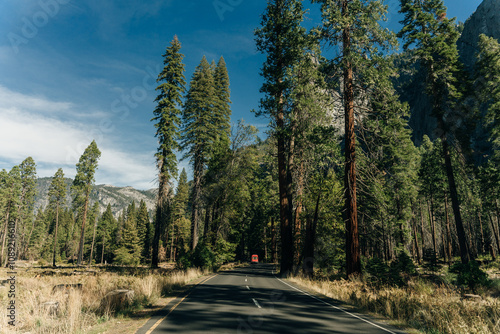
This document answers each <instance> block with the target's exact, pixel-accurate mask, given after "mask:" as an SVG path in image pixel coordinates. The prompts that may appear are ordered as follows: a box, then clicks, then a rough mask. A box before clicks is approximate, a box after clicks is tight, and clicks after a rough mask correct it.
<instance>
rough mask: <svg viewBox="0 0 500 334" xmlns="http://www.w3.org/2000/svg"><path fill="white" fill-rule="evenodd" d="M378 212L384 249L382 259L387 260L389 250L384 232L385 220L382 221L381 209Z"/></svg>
mask: <svg viewBox="0 0 500 334" xmlns="http://www.w3.org/2000/svg"><path fill="white" fill-rule="evenodd" d="M379 212H380V224H381V225H382V245H383V249H384V261H386V262H387V261H389V250H388V247H387V236H386V233H385V222H384V216H383V215H382V211H379Z"/></svg>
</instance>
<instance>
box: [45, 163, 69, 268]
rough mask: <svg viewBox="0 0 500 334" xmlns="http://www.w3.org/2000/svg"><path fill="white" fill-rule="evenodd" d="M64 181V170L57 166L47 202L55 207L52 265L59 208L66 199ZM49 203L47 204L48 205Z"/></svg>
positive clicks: (54, 264) (53, 263) (55, 247)
mask: <svg viewBox="0 0 500 334" xmlns="http://www.w3.org/2000/svg"><path fill="white" fill-rule="evenodd" d="M66 187H67V186H66V182H65V181H64V172H63V170H62V168H59V169H58V170H57V172H56V173H55V174H54V178H52V182H51V183H50V188H49V203H50V204H51V205H52V206H55V209H56V227H55V230H54V252H53V256H52V266H53V267H55V266H56V255H57V230H58V228H59V209H60V208H61V206H62V205H63V204H64V201H65V199H66ZM50 204H49V205H50Z"/></svg>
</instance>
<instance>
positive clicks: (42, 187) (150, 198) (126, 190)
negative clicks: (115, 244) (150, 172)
mask: <svg viewBox="0 0 500 334" xmlns="http://www.w3.org/2000/svg"><path fill="white" fill-rule="evenodd" d="M65 181H66V185H67V191H66V206H67V207H71V201H72V198H71V192H70V186H71V184H72V183H73V180H72V179H69V178H65ZM51 182H52V177H43V178H39V179H38V180H37V195H36V198H35V210H38V209H40V208H46V207H47V205H48V204H49V197H48V192H49V187H50V183H51ZM156 192H157V191H156V189H150V190H137V189H134V188H132V187H115V186H112V185H105V184H103V185H96V186H94V187H93V189H92V192H91V194H90V201H91V204H92V205H93V204H94V203H95V202H98V203H99V210H100V212H101V213H102V212H104V211H105V210H106V207H107V206H108V204H110V205H111V210H112V212H113V215H114V216H115V217H117V216H118V215H119V214H120V213H121V212H122V211H123V209H126V208H127V207H128V206H129V205H130V204H131V203H132V202H135V204H136V205H137V206H138V205H139V203H140V202H141V200H143V201H144V202H145V203H146V206H147V208H148V211H149V212H152V211H153V210H154V208H155V199H156Z"/></svg>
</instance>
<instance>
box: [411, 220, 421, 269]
mask: <svg viewBox="0 0 500 334" xmlns="http://www.w3.org/2000/svg"><path fill="white" fill-rule="evenodd" d="M412 221H413V224H412V227H413V235H414V236H415V253H416V255H417V262H418V264H421V263H422V259H421V258H420V247H419V244H418V234H417V223H416V221H415V219H413V220H412Z"/></svg>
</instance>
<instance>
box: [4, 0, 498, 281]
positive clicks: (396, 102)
mask: <svg viewBox="0 0 500 334" xmlns="http://www.w3.org/2000/svg"><path fill="white" fill-rule="evenodd" d="M313 2H314V3H318V4H320V5H321V12H322V18H323V20H322V22H321V24H320V26H319V27H317V28H315V29H312V30H307V29H305V28H304V27H303V21H304V20H305V18H306V16H307V10H306V8H304V3H305V2H303V1H298V0H270V1H268V6H267V9H266V11H265V13H264V15H263V16H262V24H261V27H260V28H258V29H257V30H256V43H257V49H258V50H259V51H260V52H262V53H263V54H264V55H265V57H266V60H265V63H264V64H263V67H262V71H261V73H262V76H263V79H264V83H263V86H262V88H261V92H262V93H263V98H262V100H261V103H260V108H259V110H258V111H257V112H256V113H257V115H259V116H260V115H262V116H265V117H267V118H268V119H269V121H270V126H269V134H270V135H269V138H267V139H266V140H264V141H262V140H260V139H259V138H258V137H257V136H256V129H255V128H254V127H252V126H250V125H247V124H245V123H244V122H243V121H240V122H238V124H237V125H235V126H233V127H231V126H230V115H231V109H230V90H229V75H228V73H227V69H226V64H225V63H224V59H223V58H221V59H220V60H219V62H218V63H217V64H215V63H214V62H212V63H209V62H208V60H207V59H206V58H205V57H204V58H203V59H202V60H201V62H200V64H199V66H198V67H197V68H196V69H195V71H194V74H193V76H192V78H191V81H190V83H189V87H188V88H186V80H185V78H184V71H185V69H184V64H183V63H182V61H183V55H182V54H181V52H180V50H181V45H180V42H179V40H178V39H177V38H174V40H173V41H172V43H171V44H170V46H169V47H168V48H167V50H166V53H165V54H164V65H165V66H164V68H163V70H162V72H161V73H160V74H159V76H158V88H157V92H158V97H157V99H156V103H157V108H156V109H155V110H154V118H153V121H154V122H155V126H156V130H157V132H156V136H157V138H158V142H159V146H158V150H157V153H156V158H157V165H158V172H159V174H158V180H159V192H158V194H159V195H158V201H157V208H156V212H155V214H154V217H153V219H150V217H148V215H147V210H146V209H145V205H144V204H143V203H141V204H140V207H139V210H137V209H136V207H135V204H131V205H130V206H129V208H128V209H127V210H126V211H125V212H124V213H122V214H121V216H120V218H119V219H118V220H115V219H114V218H113V216H112V214H111V211H110V208H109V207H108V210H107V211H106V212H105V213H104V214H103V215H101V216H100V215H99V214H98V213H97V212H96V211H95V210H96V209H95V206H94V207H93V206H92V204H91V203H88V214H87V216H85V205H84V204H85V200H84V199H85V197H80V198H82V200H81V201H75V207H74V208H71V209H70V208H65V207H62V206H61V204H60V198H62V197H61V196H63V193H64V191H63V190H62V188H61V186H60V185H58V184H59V183H58V181H57V180H58V179H60V178H62V177H63V175H62V171H60V172H59V171H58V173H59V174H57V173H56V176H55V178H54V181H53V185H52V186H51V204H50V205H49V207H47V208H46V209H45V210H39V211H38V212H37V215H36V216H34V212H33V207H32V206H33V190H34V179H35V167H34V165H35V164H34V161H32V159H30V158H28V159H27V160H26V161H25V162H23V163H22V164H21V165H19V166H15V167H14V168H13V169H12V170H11V171H10V172H7V171H5V170H3V171H2V172H0V191H1V193H0V217H1V218H2V221H1V225H0V227H1V230H0V232H1V233H2V234H1V239H0V241H1V242H2V252H1V254H2V257H1V260H2V262H5V261H6V260H5V254H6V250H5V239H6V228H7V224H8V223H9V222H15V223H16V224H17V226H18V231H19V246H18V255H19V257H20V258H33V259H39V258H44V259H46V260H47V261H52V260H54V259H55V261H56V262H58V261H59V260H62V259H74V260H75V261H77V260H78V259H79V256H78V255H81V259H83V262H85V259H88V258H89V257H90V256H92V257H93V258H94V260H95V261H96V262H97V263H101V262H108V263H110V262H113V263H119V264H129V265H136V264H138V263H140V262H142V263H144V264H149V263H152V265H153V266H158V265H159V263H160V262H162V261H175V262H177V263H178V265H179V266H181V267H188V266H212V267H213V266H217V265H220V264H221V263H223V262H226V261H231V260H234V259H236V260H246V259H248V257H249V255H251V254H258V255H259V256H260V258H261V259H263V260H264V261H271V262H276V261H279V262H280V263H281V271H282V274H284V275H288V274H292V273H294V272H297V271H299V270H302V271H304V273H305V274H308V275H312V274H313V273H314V271H315V270H318V269H322V270H325V271H327V272H336V273H339V272H340V273H344V274H347V275H350V274H356V273H359V272H360V271H361V270H362V266H361V264H362V260H363V259H375V258H378V259H381V260H382V261H386V262H390V261H393V260H396V259H397V258H398V256H401V254H402V253H404V254H408V255H410V256H411V257H413V259H414V260H415V261H416V262H422V261H436V259H438V258H442V259H443V260H445V261H446V262H449V263H451V262H457V260H458V261H461V262H463V263H466V262H468V261H470V260H473V259H477V258H478V257H482V256H490V257H492V258H493V259H494V258H496V256H498V254H499V253H500V200H499V199H500V150H499V146H500V125H499V124H500V121H499V117H498V115H500V109H499V108H500V90H499V89H500V88H499V87H500V82H499V78H500V67H499V64H500V61H499V58H500V47H499V44H498V41H496V40H495V39H493V38H488V37H486V36H482V37H481V38H480V43H479V45H478V50H479V52H478V55H477V56H478V62H477V64H476V67H475V69H474V72H473V73H469V72H466V71H464V70H463V66H462V65H461V63H460V60H459V58H458V54H457V49H456V41H457V38H458V36H459V28H458V27H457V25H456V24H455V22H454V20H452V19H448V18H446V8H445V7H444V5H443V2H442V1H441V0H433V1H427V2H422V1H411V0H403V1H401V5H402V6H401V12H402V13H403V14H404V21H403V22H402V23H403V26H404V28H403V29H402V30H401V32H400V33H399V34H398V36H399V37H400V38H402V40H403V42H404V51H403V52H402V53H400V54H396V53H395V51H394V49H393V47H394V46H396V44H397V39H396V35H395V34H394V33H391V32H389V31H387V30H384V29H381V28H380V26H379V22H380V20H381V18H382V17H383V16H384V15H385V13H386V10H387V7H385V6H383V5H382V3H381V2H379V1H345V0H342V1H341V0H338V1H336V0H317V1H313ZM424 4H425V5H424ZM332 46H333V47H335V49H336V50H339V53H338V54H337V55H334V56H331V52H330V53H328V54H329V55H330V56H331V57H330V58H326V57H325V56H324V55H323V54H322V51H324V49H325V48H331V47H332ZM328 50H331V49H328ZM401 73H404V74H405V75H404V78H405V80H406V81H416V80H421V78H425V82H424V83H423V86H424V88H425V92H423V93H424V94H426V95H427V96H428V97H429V99H430V101H431V102H432V104H431V108H432V110H431V112H432V114H433V117H434V118H436V120H437V122H436V123H437V125H438V126H437V129H436V136H435V139H433V140H431V139H430V138H429V137H427V136H425V137H424V138H423V140H422V144H421V146H420V147H416V146H415V145H414V143H413V141H412V131H411V129H410V128H409V126H408V119H409V116H410V112H411V106H410V105H408V104H407V103H405V102H404V101H402V100H401V98H400V96H399V95H398V92H401V91H402V90H404V89H405V88H404V87H405V86H406V85H407V84H408V82H404V83H403V85H401V82H400V81H399V80H398V79H397V77H398V75H399V74H401ZM456 114H459V115H461V119H462V120H463V121H462V122H456V121H454V118H453V115H456ZM339 115H340V116H339ZM341 115H344V116H341ZM344 121H345V126H342V125H339V124H340V123H342V122H344ZM343 125H344V124H343ZM478 129H480V130H479V131H478ZM478 132H480V133H481V136H483V137H485V138H488V143H487V145H483V146H481V147H479V145H478V142H479V141H480V138H478V135H477V134H478ZM347 137H350V138H347ZM177 152H181V153H184V157H183V158H185V159H188V160H189V162H190V164H191V167H192V171H193V180H191V181H189V180H188V174H187V173H186V171H185V170H182V172H181V173H180V176H179V178H178V181H177V188H176V189H173V180H174V179H176V178H177V173H178V171H177V158H176V153H177ZM94 153H95V152H94ZM478 156H479V157H480V159H478V158H477V157H478ZM83 161H88V160H86V159H84V160H83ZM82 163H83V162H82ZM91 174H92V173H91V169H87V174H85V175H86V178H85V180H87V181H88V180H90V183H92V182H93V179H92V177H91ZM82 189H85V188H82ZM83 193H85V192H83ZM77 203H80V204H77ZM84 217H86V218H84ZM85 227H86V228H85ZM347 232H348V233H347ZM82 236H83V245H84V247H83V251H81V248H82V247H81V243H79V242H78V241H79V240H82ZM79 253H81V254H79ZM91 254H92V255H91Z"/></svg>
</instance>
